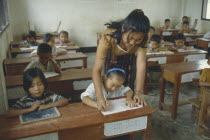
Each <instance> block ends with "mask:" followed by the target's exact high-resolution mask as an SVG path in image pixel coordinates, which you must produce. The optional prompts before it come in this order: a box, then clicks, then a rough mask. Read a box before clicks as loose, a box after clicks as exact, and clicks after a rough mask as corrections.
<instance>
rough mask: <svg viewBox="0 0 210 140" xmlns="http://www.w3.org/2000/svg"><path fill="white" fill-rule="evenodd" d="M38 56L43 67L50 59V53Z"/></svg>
mask: <svg viewBox="0 0 210 140" xmlns="http://www.w3.org/2000/svg"><path fill="white" fill-rule="evenodd" d="M38 56H39V61H40V63H42V64H43V65H47V64H48V61H49V60H50V58H51V57H52V55H51V53H38Z"/></svg>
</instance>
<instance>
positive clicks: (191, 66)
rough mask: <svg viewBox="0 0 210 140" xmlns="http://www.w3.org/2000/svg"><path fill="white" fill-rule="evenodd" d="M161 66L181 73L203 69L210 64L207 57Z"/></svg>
mask: <svg viewBox="0 0 210 140" xmlns="http://www.w3.org/2000/svg"><path fill="white" fill-rule="evenodd" d="M161 67H162V68H164V69H167V70H170V71H172V72H174V73H181V74H182V73H189V72H196V71H201V70H203V69H204V68H210V66H209V65H208V64H207V60H206V59H204V60H198V61H189V62H182V63H172V64H164V65H162V66H161Z"/></svg>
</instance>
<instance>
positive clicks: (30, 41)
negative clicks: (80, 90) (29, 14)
mask: <svg viewBox="0 0 210 140" xmlns="http://www.w3.org/2000/svg"><path fill="white" fill-rule="evenodd" d="M38 45H39V43H38V42H36V32H34V31H29V33H28V35H27V36H26V41H24V42H22V43H21V47H30V46H38Z"/></svg>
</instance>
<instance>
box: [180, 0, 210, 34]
mask: <svg viewBox="0 0 210 140" xmlns="http://www.w3.org/2000/svg"><path fill="white" fill-rule="evenodd" d="M183 6H184V7H185V8H184V9H183V12H182V16H184V15H186V16H189V17H190V18H191V21H192V22H194V20H195V19H196V18H197V19H198V24H197V27H196V29H197V30H198V32H200V33H206V32H208V31H210V21H207V20H201V10H202V0H183Z"/></svg>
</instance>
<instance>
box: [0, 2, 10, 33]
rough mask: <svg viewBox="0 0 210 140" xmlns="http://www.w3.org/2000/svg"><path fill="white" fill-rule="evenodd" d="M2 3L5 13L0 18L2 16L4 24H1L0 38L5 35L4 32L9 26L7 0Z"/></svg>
mask: <svg viewBox="0 0 210 140" xmlns="http://www.w3.org/2000/svg"><path fill="white" fill-rule="evenodd" d="M1 2H2V8H3V10H2V11H3V13H2V14H1V15H0V16H2V21H3V22H0V36H1V35H2V34H3V33H4V31H5V30H6V29H7V27H8V26H9V16H8V7H7V0H1Z"/></svg>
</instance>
